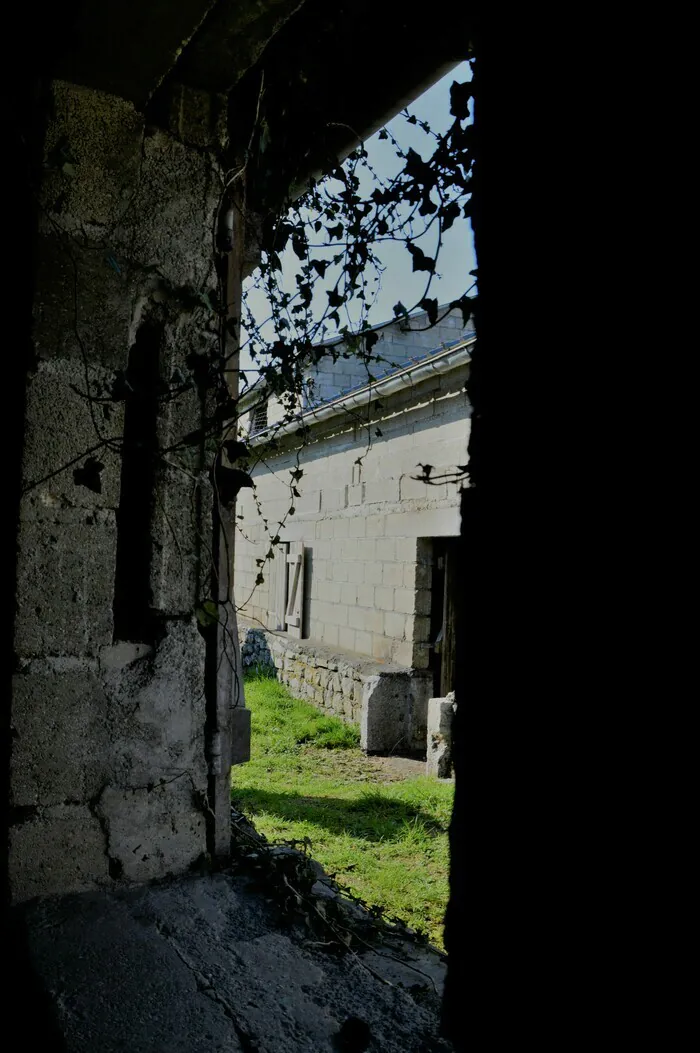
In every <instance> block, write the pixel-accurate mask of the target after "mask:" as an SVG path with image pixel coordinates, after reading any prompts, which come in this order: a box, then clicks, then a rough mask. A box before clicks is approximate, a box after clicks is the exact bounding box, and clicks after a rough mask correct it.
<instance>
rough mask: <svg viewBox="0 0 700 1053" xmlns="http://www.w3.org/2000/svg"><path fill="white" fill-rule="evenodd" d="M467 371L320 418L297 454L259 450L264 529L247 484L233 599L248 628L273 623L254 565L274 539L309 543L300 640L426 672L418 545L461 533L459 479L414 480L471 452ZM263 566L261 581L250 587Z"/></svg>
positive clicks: (426, 617)
mask: <svg viewBox="0 0 700 1053" xmlns="http://www.w3.org/2000/svg"><path fill="white" fill-rule="evenodd" d="M467 368H468V367H467V366H464V367H461V368H459V369H455V370H454V371H452V372H451V373H446V374H443V375H441V376H435V377H433V378H431V379H430V380H427V381H424V382H423V383H416V384H415V385H414V386H413V387H412V388H410V389H405V390H402V391H400V392H398V393H396V394H395V395H392V396H390V397H382V399H381V403H382V404H381V407H377V406H376V405H375V404H374V403H370V404H368V407H367V410H366V411H358V410H356V411H354V412H353V413H352V414H344V415H341V416H339V417H338V418H332V419H331V420H329V421H327V422H324V423H323V424H318V425H316V426H315V427H314V428H313V429H312V431H311V435H310V437H309V440H308V442H307V444H306V445H305V446H304V447H303V448H301V449H297V448H295V447H294V445H293V444H292V443H291V441H290V443H289V444H288V445H287V447H286V449H285V448H284V447H283V448H282V450H281V451H278V452H276V453H275V452H273V453H270V452H269V451H266V452H265V453H264V454H263V455H262V456H264V461H265V463H262V461H261V462H260V463H258V464H257V465H256V467H254V469H253V476H254V478H255V481H256V487H257V495H258V498H259V500H260V503H261V507H262V514H263V516H264V517H265V518H267V519H268V527H267V528H265V525H264V523H263V522H262V519H261V516H260V515H259V513H258V511H257V508H256V505H255V501H254V499H253V496H252V495H251V493H250V492H249V491H246V492H243V491H242V492H241V495H240V497H239V504H238V511H239V513H240V514H241V515H242V516H243V519H242V520H239V521H238V522H239V525H240V529H241V532H240V534H239V535H237V538H236V556H235V577H236V584H237V594H238V596H240V597H243V598H244V600H245V603H244V606H243V613H244V614H245V615H246V616H248V617H249V618H250V619H251V620H252V621H253V622H254V623H255V624H257V625H259V626H263V627H273V628H276V626H275V625H273V624H272V617H273V611H272V606H273V604H274V600H273V597H272V596H271V595H270V592H269V589H268V584H269V580H270V575H269V569H268V567H267V566H262V568H261V566H260V565H259V564H258V562H257V561H258V560H264V559H265V556H266V554H267V552H268V551H269V548H270V538H272V537H274V536H275V535H279V537H280V539H281V540H282V541H284V542H286V541H302V542H303V544H304V546H305V550H306V566H305V571H306V584H305V611H304V627H303V628H304V635H305V636H306V637H309V638H312V639H315V640H318V641H322V642H323V643H325V644H327V645H328V646H331V647H341V648H344V649H346V650H349V651H353V652H356V653H357V654H361V655H366V656H368V657H371V658H373V659H375V660H377V661H384V662H391V663H394V664H396V665H399V666H404V667H407V668H413V669H425V668H427V665H428V638H429V632H430V610H431V592H430V587H431V574H432V568H431V549H430V545H429V544H428V545H426V544H422V543H421V542H422V541H423V539H429V538H434V537H451V536H457V535H458V534H459V491H458V486H457V485H455V484H454V483H446V482H444V481H443V482H440V483H438V484H437V485H434V486H429V485H426V483H424V482H421V481H417V480H416V479H415V478H414V476H416V475H419V474H420V472H421V469H420V468H419V467H418V462H421V463H423V464H431V465H433V466H434V467H433V475H440V474H443V473H445V472H448V471H450V470H452V471H454V468H455V466H456V465H458V464H464V462H465V461H466V459H467V457H466V448H467V442H468V436H469V407H468V404H467V401H466V397H465V395H464V383H465V379H466V376H467ZM358 417H359V419H360V421H361V422H362V421H368V422H369V425H368V426H366V425H365V424H364V423H358ZM377 430H379V432H380V433H381V434H380V435H377ZM358 459H361V464H358V463H357V461H358ZM297 463H298V465H299V466H300V467H301V469H302V470H303V473H304V474H303V476H302V477H301V479H299V480H298V481H297V482H296V484H295V485H296V487H297V489H298V491H299V493H300V497H298V498H294V499H292V495H291V491H290V483H291V475H290V473H291V471H292V470H293V469H295V468H296V467H297ZM291 506H293V507H294V514H293V515H290V514H289V509H290V507H291ZM261 569H262V573H263V578H264V579H265V580H264V581H263V584H262V585H258V586H256V585H255V581H256V578H257V575H258V573H259V571H260V570H261Z"/></svg>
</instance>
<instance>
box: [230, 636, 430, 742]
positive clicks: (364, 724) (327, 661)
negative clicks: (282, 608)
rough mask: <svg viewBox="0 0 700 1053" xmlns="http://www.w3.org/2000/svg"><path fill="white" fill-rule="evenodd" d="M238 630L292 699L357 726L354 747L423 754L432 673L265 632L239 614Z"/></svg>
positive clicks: (243, 643) (243, 645)
mask: <svg viewBox="0 0 700 1053" xmlns="http://www.w3.org/2000/svg"><path fill="white" fill-rule="evenodd" d="M239 633H240V637H241V648H242V651H243V652H244V653H245V651H246V648H247V649H248V650H249V653H250V654H255V653H261V652H262V653H265V654H266V656H267V655H269V656H270V662H271V665H272V666H273V667H274V670H275V673H276V676H277V678H278V679H279V680H280V681H281V682H282V683H283V684H285V685H286V686H287V687H288V688H289V692H290V694H292V695H293V696H294V697H295V698H299V699H302V700H304V701H306V702H310V703H311V704H312V705H314V706H317V707H318V708H319V709H320V710H322V711H324V712H326V713H332V714H333V715H334V716H336V717H340V718H341V719H342V720H345V721H348V722H349V723H353V724H359V725H360V745H361V747H362V749H364V750H366V751H367V752H368V753H394V752H395V753H399V754H405V753H408V754H424V753H425V749H426V734H427V713H428V698H429V696H430V694H431V693H432V677H429V676H425V675H421V674H420V673H413V674H411V673H409V671H408V670H406V669H401V668H398V667H396V666H387V665H385V664H383V663H378V662H373V661H371V660H367V659H361V658H359V657H358V656H357V655H354V654H351V653H350V652H347V651H343V650H342V649H340V648H331V647H326V646H324V645H323V644H320V643H318V642H315V641H311V640H295V639H293V638H292V637H290V636H288V635H287V634H286V633H271V632H265V631H263V630H261V629H259V628H256V627H254V626H253V625H251V624H250V623H247V622H246V621H245V619H244V618H243V619H241V623H240V628H239ZM256 638H257V639H256ZM254 641H255V643H254Z"/></svg>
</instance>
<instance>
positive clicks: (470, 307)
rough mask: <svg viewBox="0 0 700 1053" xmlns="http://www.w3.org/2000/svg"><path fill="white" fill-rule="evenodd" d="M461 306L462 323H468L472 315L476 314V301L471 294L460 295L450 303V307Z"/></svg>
mask: <svg viewBox="0 0 700 1053" xmlns="http://www.w3.org/2000/svg"><path fill="white" fill-rule="evenodd" d="M453 307H459V309H460V310H461V312H462V325H465V326H466V324H467V322H468V321H469V319H470V318H471V316H472V315H473V314H474V301H473V299H471V298H470V297H469V296H460V298H459V299H458V300H453V301H452V303H451V304H450V308H453Z"/></svg>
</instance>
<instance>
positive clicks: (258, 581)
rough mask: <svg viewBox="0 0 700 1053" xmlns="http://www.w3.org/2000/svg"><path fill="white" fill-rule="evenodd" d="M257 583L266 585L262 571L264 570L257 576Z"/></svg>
mask: <svg viewBox="0 0 700 1053" xmlns="http://www.w3.org/2000/svg"><path fill="white" fill-rule="evenodd" d="M255 584H256V585H264V584H265V575H264V574H263V573H262V571H261V572H260V573H259V574H258V576H257V578H256V579H255Z"/></svg>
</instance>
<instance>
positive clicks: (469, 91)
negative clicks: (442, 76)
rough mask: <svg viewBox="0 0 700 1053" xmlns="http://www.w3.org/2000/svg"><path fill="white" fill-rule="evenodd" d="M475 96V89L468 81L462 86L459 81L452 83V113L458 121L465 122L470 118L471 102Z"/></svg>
mask: <svg viewBox="0 0 700 1053" xmlns="http://www.w3.org/2000/svg"><path fill="white" fill-rule="evenodd" d="M473 94H474V88H473V86H472V82H471V81H466V82H465V83H464V84H460V83H459V82H458V81H456V80H454V81H452V84H451V85H450V113H451V114H452V116H453V117H456V118H457V120H460V121H462V120H465V119H466V118H467V117H468V116H469V100H470V99H471V98H472V96H473Z"/></svg>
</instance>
